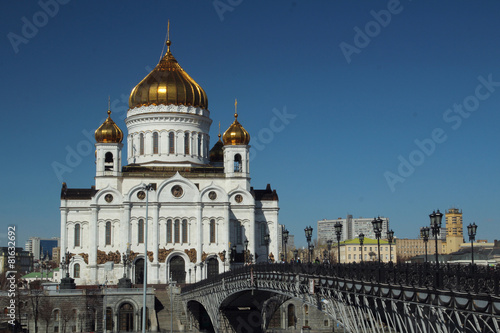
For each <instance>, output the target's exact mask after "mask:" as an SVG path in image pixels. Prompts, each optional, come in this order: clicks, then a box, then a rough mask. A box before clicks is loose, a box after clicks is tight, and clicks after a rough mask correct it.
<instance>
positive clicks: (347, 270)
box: [181, 262, 500, 296]
mask: <svg viewBox="0 0 500 333" xmlns="http://www.w3.org/2000/svg"><path fill="white" fill-rule="evenodd" d="M257 273H270V274H271V273H272V276H274V277H275V278H277V279H278V278H280V276H281V275H287V274H303V275H311V276H328V277H338V278H341V279H348V280H355V281H365V282H373V283H381V284H392V285H401V286H409V287H422V288H434V289H441V290H451V291H455V292H468V293H474V294H483V293H484V294H490V295H495V296H500V267H499V266H496V267H490V266H477V265H469V266H462V265H450V264H447V265H440V266H439V270H436V266H435V265H433V264H429V263H424V264H392V263H388V264H381V265H379V264H378V263H371V262H366V263H351V264H340V265H338V264H337V265H328V264H327V265H325V264H295V263H294V264H289V263H283V264H267V263H263V264H256V265H247V266H240V267H237V268H234V269H232V270H230V271H227V272H225V273H223V274H219V275H216V276H214V277H211V278H208V279H205V280H202V281H199V282H197V283H194V284H190V285H186V286H185V287H183V288H182V290H181V293H186V292H190V291H192V290H196V289H198V288H204V287H207V286H210V285H214V284H219V283H220V282H221V280H222V279H224V280H225V281H226V282H231V281H233V280H234V281H236V280H241V279H251V278H252V276H253V275H254V274H257ZM269 277H271V276H269Z"/></svg>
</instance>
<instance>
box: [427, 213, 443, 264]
mask: <svg viewBox="0 0 500 333" xmlns="http://www.w3.org/2000/svg"><path fill="white" fill-rule="evenodd" d="M429 218H430V220H431V230H432V236H434V239H435V241H436V268H437V270H439V258H438V254H439V251H438V235H439V232H440V230H441V220H442V219H443V214H442V213H441V212H439V209H438V211H437V212H436V211H433V212H432V214H430V215H429Z"/></svg>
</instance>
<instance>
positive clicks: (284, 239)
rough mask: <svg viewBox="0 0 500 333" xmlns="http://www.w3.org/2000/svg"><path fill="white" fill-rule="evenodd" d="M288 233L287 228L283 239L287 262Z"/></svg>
mask: <svg viewBox="0 0 500 333" xmlns="http://www.w3.org/2000/svg"><path fill="white" fill-rule="evenodd" d="M288 234H289V231H288V230H287V229H285V231H283V241H284V242H285V262H287V259H288V257H287V255H286V244H287V243H288Z"/></svg>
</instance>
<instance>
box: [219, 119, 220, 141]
mask: <svg viewBox="0 0 500 333" xmlns="http://www.w3.org/2000/svg"><path fill="white" fill-rule="evenodd" d="M219 139H220V121H219Z"/></svg>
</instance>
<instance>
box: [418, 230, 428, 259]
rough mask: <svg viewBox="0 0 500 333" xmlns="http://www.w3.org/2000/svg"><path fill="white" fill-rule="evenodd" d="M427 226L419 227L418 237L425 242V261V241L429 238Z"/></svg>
mask: <svg viewBox="0 0 500 333" xmlns="http://www.w3.org/2000/svg"><path fill="white" fill-rule="evenodd" d="M429 232H430V229H429V227H422V228H420V237H421V238H422V239H423V240H424V244H425V262H427V241H428V240H429Z"/></svg>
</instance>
